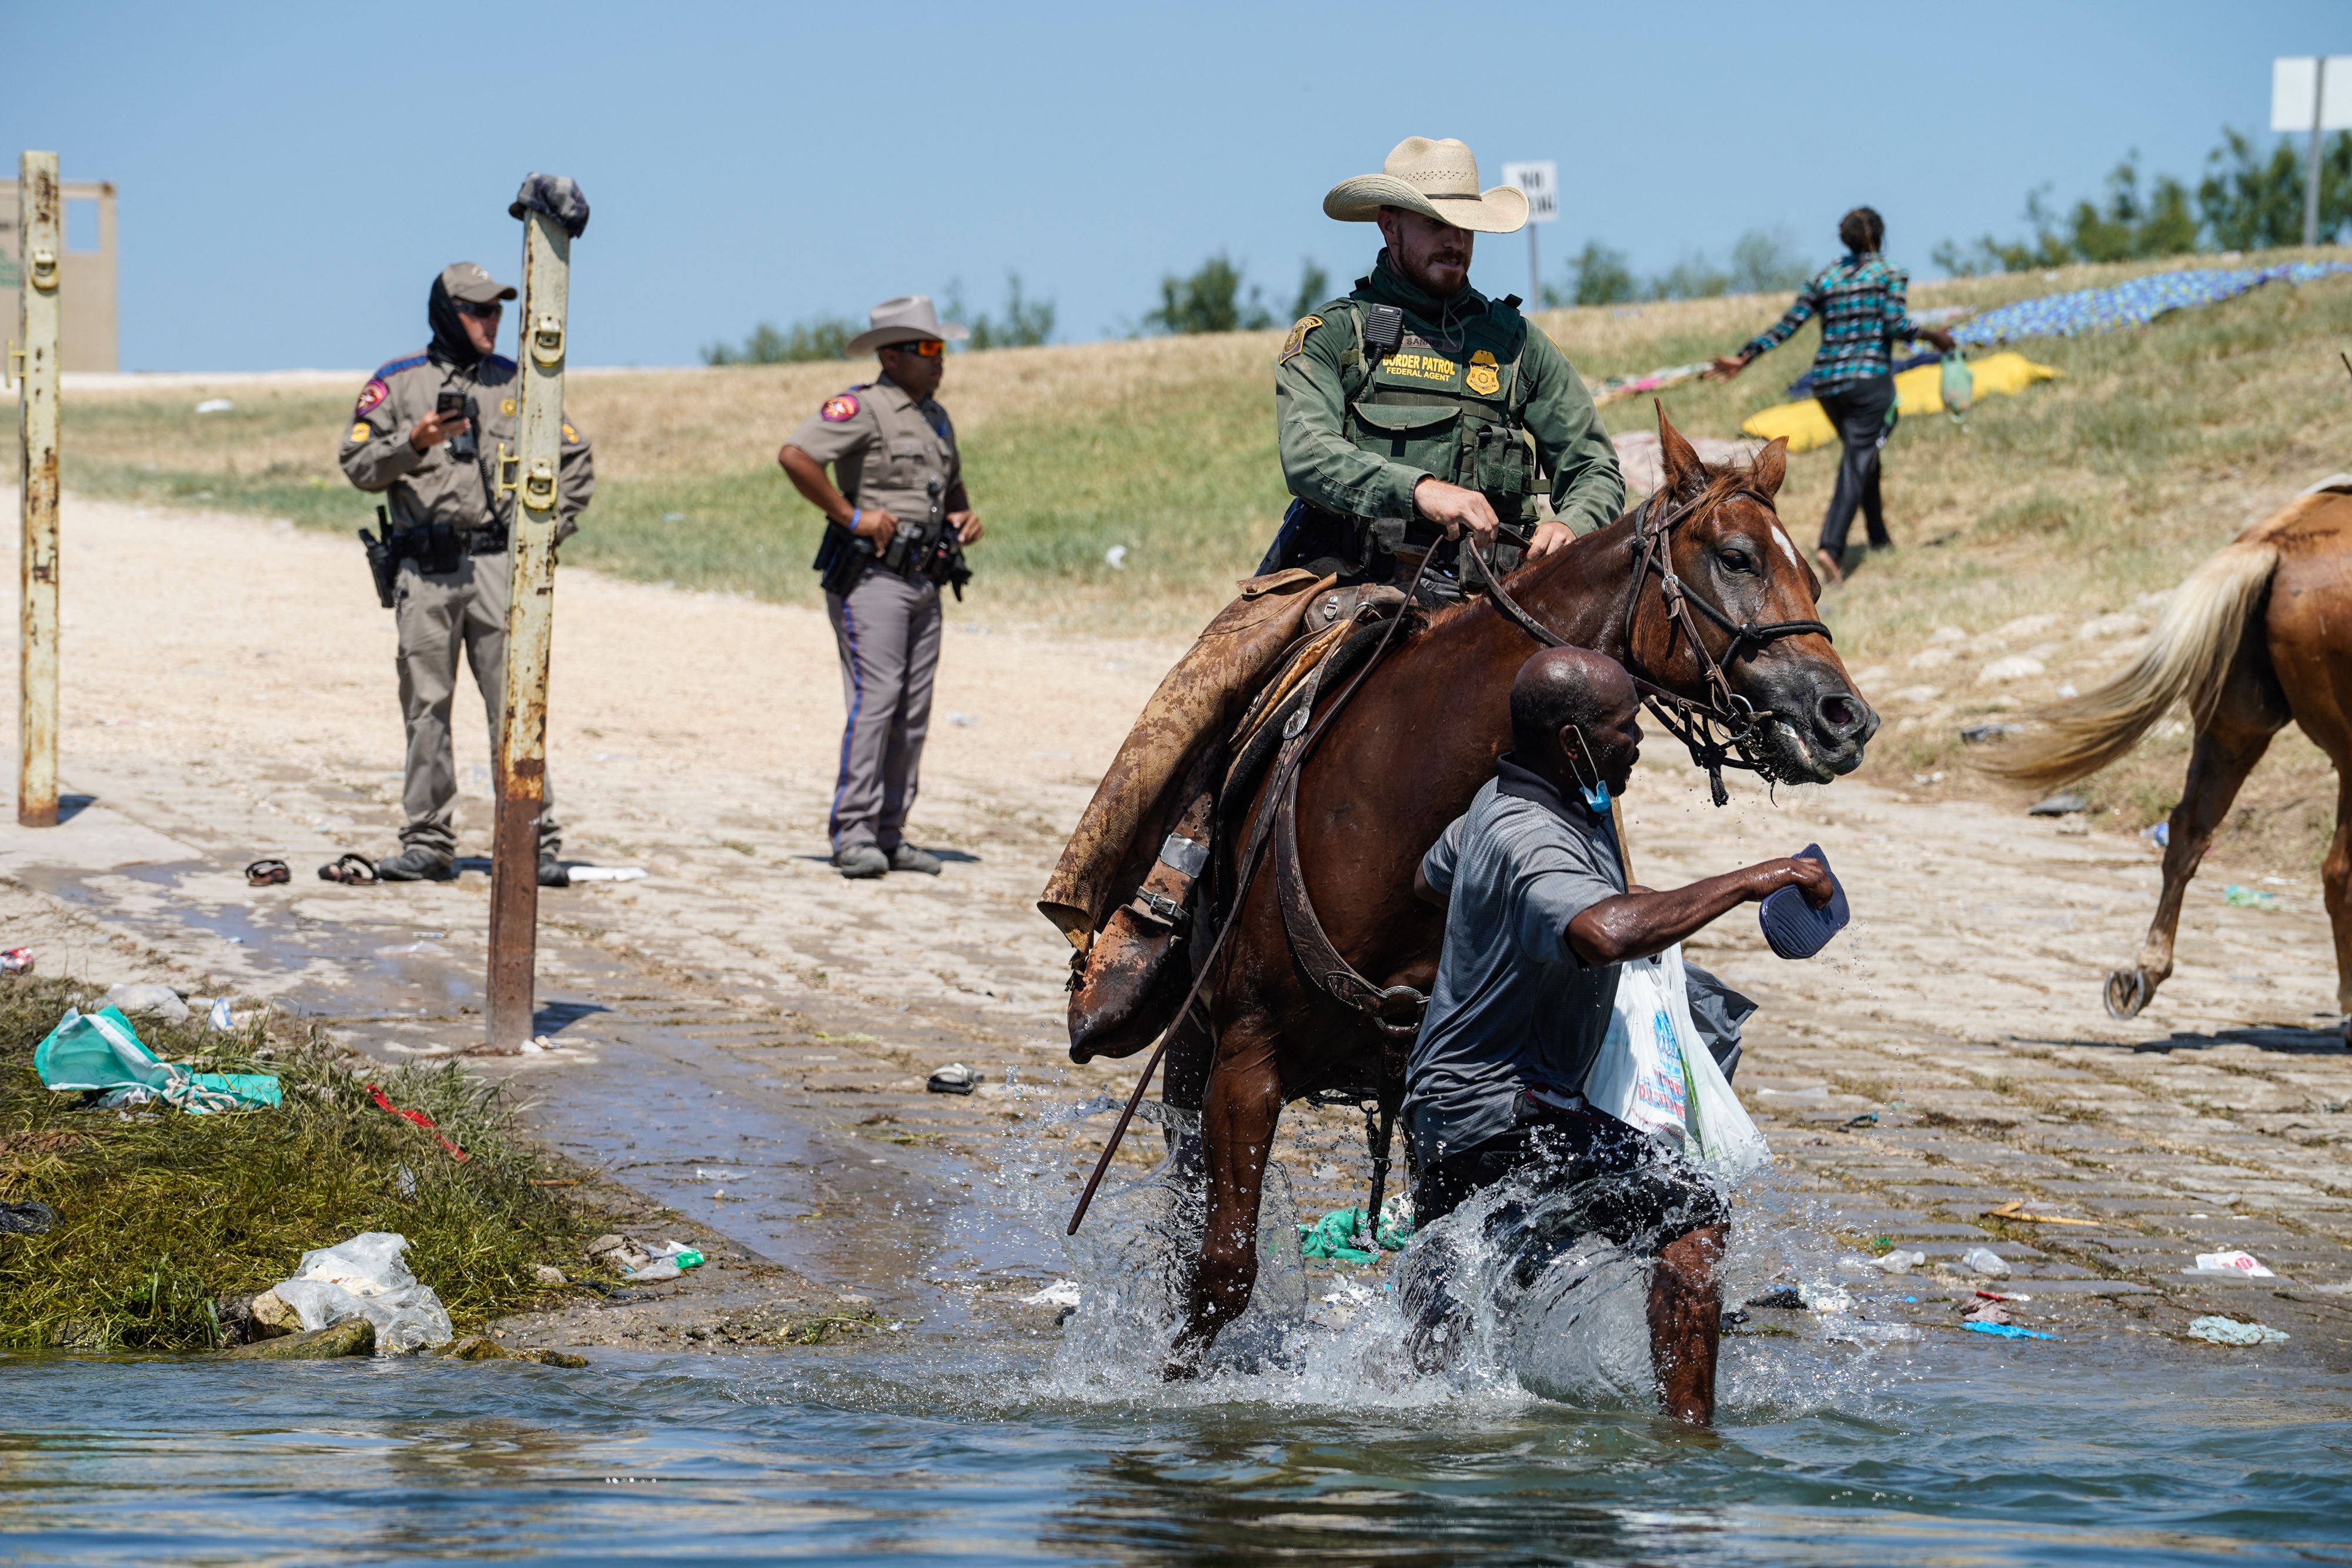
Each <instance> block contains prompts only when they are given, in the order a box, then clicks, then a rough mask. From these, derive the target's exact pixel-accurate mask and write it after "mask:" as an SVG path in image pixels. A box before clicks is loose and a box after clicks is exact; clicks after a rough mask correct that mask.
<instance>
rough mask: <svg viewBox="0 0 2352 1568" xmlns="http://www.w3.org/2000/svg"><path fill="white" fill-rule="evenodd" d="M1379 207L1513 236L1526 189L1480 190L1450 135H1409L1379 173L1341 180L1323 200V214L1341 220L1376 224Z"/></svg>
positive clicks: (1466, 156)
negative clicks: (1437, 138) (1432, 137)
mask: <svg viewBox="0 0 2352 1568" xmlns="http://www.w3.org/2000/svg"><path fill="white" fill-rule="evenodd" d="M1382 207H1402V208H1403V209H1404V210H1405V211H1406V212H1409V213H1419V214H1421V215H1422V216H1423V217H1425V218H1435V219H1436V220H1437V221H1438V222H1439V223H1442V224H1452V225H1454V227H1455V228H1457V229H1475V230H1476V231H1477V232H1478V233H1480V234H1489V235H1507V234H1517V232H1518V231H1519V230H1521V229H1523V228H1525V227H1526V226H1527V223H1528V198H1527V194H1526V193H1524V192H1522V191H1520V190H1519V189H1517V187H1516V186H1511V185H1497V186H1496V187H1495V188H1494V189H1493V190H1491V191H1486V192H1483V193H1482V192H1481V191H1480V190H1479V189H1478V160H1477V159H1475V158H1473V157H1472V156H1471V155H1470V149H1469V148H1468V147H1466V146H1465V145H1463V144H1462V143H1461V142H1459V141H1454V139H1453V138H1451V137H1448V138H1446V139H1445V140H1444V141H1431V140H1430V139H1429V138H1428V137H1426V136H1408V137H1406V138H1405V139H1404V140H1403V141H1400V142H1398V143H1397V144H1396V147H1395V149H1394V150H1393V151H1392V152H1390V153H1389V157H1388V162H1386V163H1384V164H1382V165H1381V172H1379V173H1377V174H1359V175H1357V176H1356V177H1355V178H1354V179H1352V180H1342V181H1340V182H1339V183H1338V184H1336V185H1334V186H1332V187H1331V191H1330V193H1329V194H1328V195H1327V196H1325V197H1324V198H1323V212H1324V214H1325V215H1326V216H1327V217H1334V218H1337V219H1339V221H1340V222H1341V223H1343V224H1369V223H1372V222H1375V221H1376V220H1378V218H1379V217H1380V215H1381V208H1382Z"/></svg>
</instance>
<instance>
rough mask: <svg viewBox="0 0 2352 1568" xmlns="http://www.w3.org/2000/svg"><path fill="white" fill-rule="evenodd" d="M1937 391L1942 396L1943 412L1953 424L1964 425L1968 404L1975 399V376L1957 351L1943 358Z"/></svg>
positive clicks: (1967, 414)
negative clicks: (1949, 417) (1949, 416)
mask: <svg viewBox="0 0 2352 1568" xmlns="http://www.w3.org/2000/svg"><path fill="white" fill-rule="evenodd" d="M1937 379H1938V382H1939V384H1938V385H1937V392H1941V393H1942V394H1943V399H1944V412H1945V413H1948V414H1950V415H1951V416H1952V423H1954V424H1961V423H1966V422H1967V420H1968V417H1969V403H1970V402H1973V401H1974V400H1975V398H1976V392H1977V376H1976V372H1975V371H1972V370H1970V369H1969V362H1968V361H1966V360H1964V359H1962V358H1961V357H1960V354H1959V350H1957V349H1956V350H1953V351H1952V352H1950V353H1948V354H1946V355H1945V356H1944V364H1943V368H1942V370H1941V371H1938V372H1937Z"/></svg>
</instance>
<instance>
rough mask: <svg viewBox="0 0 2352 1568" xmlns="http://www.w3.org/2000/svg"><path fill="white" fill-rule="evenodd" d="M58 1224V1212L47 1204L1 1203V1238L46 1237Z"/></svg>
mask: <svg viewBox="0 0 2352 1568" xmlns="http://www.w3.org/2000/svg"><path fill="white" fill-rule="evenodd" d="M57 1223H58V1211H57V1210H56V1209H54V1208H51V1207H49V1206H48V1205H47V1204H46V1203H33V1202H29V1201H27V1202H25V1203H0V1236H46V1235H47V1234H48V1233H49V1231H50V1230H51V1229H53V1228H55V1227H56V1225H57Z"/></svg>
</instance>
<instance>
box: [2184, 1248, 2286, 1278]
mask: <svg viewBox="0 0 2352 1568" xmlns="http://www.w3.org/2000/svg"><path fill="white" fill-rule="evenodd" d="M2180 1271H2181V1272H2182V1273H2184V1274H2238V1275H2242V1276H2243V1277H2245V1278H2246V1279H2249V1280H2275V1279H2277V1278H2278V1276H2277V1275H2275V1274H2273V1273H2272V1272H2271V1271H2270V1270H2268V1269H2265V1268H2263V1266H2262V1264H2261V1263H2260V1262H2258V1261H2256V1260H2255V1258H2254V1255H2253V1254H2252V1253H2251V1252H2200V1253H2199V1254H2197V1267H2195V1268H2194V1269H2183V1270H2180Z"/></svg>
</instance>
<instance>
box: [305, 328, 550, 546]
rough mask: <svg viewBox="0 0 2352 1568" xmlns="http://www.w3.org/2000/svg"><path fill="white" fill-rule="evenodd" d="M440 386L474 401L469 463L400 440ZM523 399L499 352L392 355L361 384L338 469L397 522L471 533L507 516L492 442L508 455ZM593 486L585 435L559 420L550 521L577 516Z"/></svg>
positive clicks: (444, 450)
mask: <svg viewBox="0 0 2352 1568" xmlns="http://www.w3.org/2000/svg"><path fill="white" fill-rule="evenodd" d="M443 392H464V393H467V394H468V395H470V396H471V397H472V398H473V399H474V402H475V406H476V412H477V413H478V418H477V419H476V420H475V423H474V439H475V442H476V444H477V445H478V447H479V449H480V451H479V455H478V458H477V459H476V461H474V462H473V463H470V464H466V463H459V462H457V461H456V460H455V459H454V458H452V457H451V456H450V455H449V444H448V443H447V442H446V441H445V442H443V443H442V444H440V445H438V446H434V447H428V448H427V449H425V451H423V452H419V451H417V450H416V448H415V447H414V446H411V445H410V444H408V433H409V432H410V431H412V430H414V429H415V428H416V422H417V421H418V420H420V419H423V418H424V417H425V415H426V414H428V413H432V412H433V410H434V408H435V407H436V402H437V400H438V399H439V397H440V394H441V393H443ZM521 397H522V380H521V378H520V376H519V375H517V374H516V373H515V363H514V361H512V360H509V359H503V358H501V357H500V356H499V355H497V354H485V355H483V356H482V357H481V359H480V360H479V361H478V362H477V363H476V364H475V366H474V368H473V369H471V370H460V369H459V368H458V367H457V366H456V365H453V364H449V363H447V362H446V361H440V360H436V359H434V358H432V357H430V356H429V355H426V354H422V353H418V354H411V355H409V356H408V357H406V358H405V359H399V360H394V361H392V362H391V363H390V364H388V365H385V366H384V367H383V369H381V370H379V371H376V373H375V374H374V375H373V377H371V378H370V379H369V381H368V383H367V385H366V386H364V387H362V388H361V389H360V399H359V402H358V403H357V404H356V405H355V406H354V407H353V408H352V422H351V424H350V425H349V426H348V427H347V428H346V429H345V430H344V432H343V444H342V452H341V460H342V465H343V473H344V475H345V476H348V477H349V478H350V480H351V482H352V484H354V485H356V486H359V487H360V488H361V489H362V490H365V491H368V492H369V493H370V494H383V496H384V497H385V498H386V504H387V505H388V507H390V509H391V515H392V526H393V527H394V528H415V527H418V526H419V525H421V524H425V523H440V524H442V525H444V526H445V527H448V528H462V529H474V528H488V527H491V526H492V525H494V524H497V523H501V522H505V521H508V520H509V519H510V518H511V517H512V516H513V514H514V497H513V496H512V495H511V494H509V495H507V496H503V497H501V496H498V495H497V494H496V492H495V490H494V488H493V479H494V476H495V474H496V471H497V467H498V455H499V444H501V443H503V444H505V446H506V449H507V450H508V451H509V453H512V452H515V451H517V450H519V449H520V446H521V444H522V442H521V437H520V434H518V426H519V424H520V413H521V406H522V405H521V402H520V399H521ZM595 491H596V466H595V462H594V459H593V457H592V456H591V455H590V454H589V450H588V438H587V437H586V436H584V435H583V434H580V433H579V431H578V430H576V429H574V428H573V427H572V425H571V424H570V423H565V425H564V426H563V461H562V466H561V468H560V469H559V470H558V472H557V476H556V516H557V517H558V518H559V519H560V520H561V521H562V522H570V521H572V519H574V518H576V517H579V515H580V514H581V513H582V512H583V511H584V510H586V508H587V506H588V500H589V497H592V496H593V495H594V494H595ZM565 531H566V532H568V531H570V530H568V529H567V530H565Z"/></svg>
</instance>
